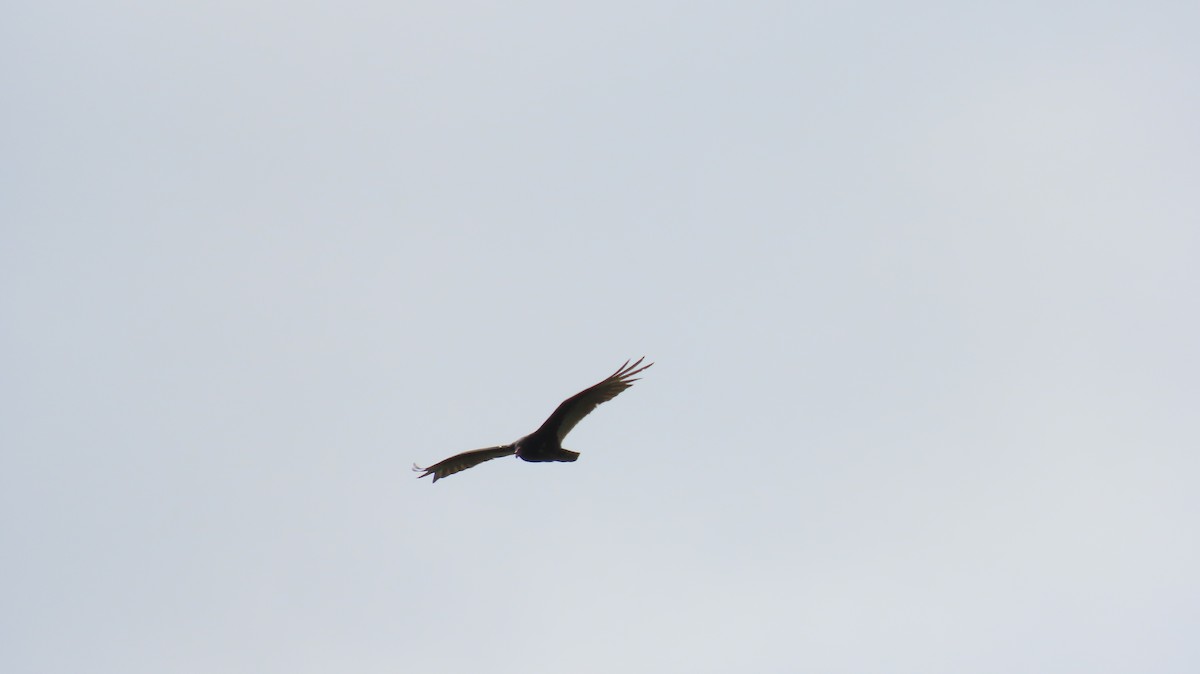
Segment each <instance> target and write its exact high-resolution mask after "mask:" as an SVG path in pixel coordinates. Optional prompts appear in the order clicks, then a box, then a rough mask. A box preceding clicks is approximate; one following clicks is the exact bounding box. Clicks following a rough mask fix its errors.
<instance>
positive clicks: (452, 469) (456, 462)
mask: <svg viewBox="0 0 1200 674" xmlns="http://www.w3.org/2000/svg"><path fill="white" fill-rule="evenodd" d="M514 453H516V450H515V449H513V446H512V445H500V446H499V447H485V448H483V449H473V450H471V451H469V452H463V453H462V454H455V455H454V456H452V457H450V458H449V459H445V460H443V461H438V462H437V463H435V464H433V465H432V466H430V467H428V468H421V467H420V466H418V465H417V464H415V463H414V464H413V470H415V471H418V472H419V471H425V472H424V473H421V475H418V476H417V477H425V476H426V475H432V476H433V481H434V482H437V481H438V480H440V479H442V478H443V477H446V476H447V475H453V474H455V473H457V472H460V471H464V470H466V469H468V468H474V467H475V466H478V465H479V464H481V463H483V462H484V461H491V460H492V459H499V458H500V457H502V456H511V455H513V454H514Z"/></svg>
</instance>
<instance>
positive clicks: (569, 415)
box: [413, 357, 654, 482]
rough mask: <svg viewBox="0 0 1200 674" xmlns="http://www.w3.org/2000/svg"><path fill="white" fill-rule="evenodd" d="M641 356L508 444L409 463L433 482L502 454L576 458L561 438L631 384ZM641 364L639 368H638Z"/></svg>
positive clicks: (535, 458)
mask: <svg viewBox="0 0 1200 674" xmlns="http://www.w3.org/2000/svg"><path fill="white" fill-rule="evenodd" d="M643 360H645V357H642V358H639V359H638V360H637V362H636V363H634V364H632V365H630V364H629V361H625V364H624V365H622V366H621V367H620V368H619V369H618V370H617V371H616V372H614V373H612V375H610V376H609V377H608V378H607V379H605V380H604V381H602V382H600V383H599V384H596V385H595V386H593V387H591V388H588V389H584V390H583V391H580V392H579V393H576V394H575V395H573V396H571V397H570V398H567V399H566V400H564V401H563V402H562V404H561V405H559V406H558V409H556V410H554V414H551V415H550V418H549V419H546V421H545V423H543V424H542V427H541V428H539V429H537V430H536V431H534V432H532V433H530V434H529V435H526V436H525V437H523V438H521V439H520V440H517V441H516V442H514V443H512V444H510V445H499V446H497V447H485V448H483V449H474V450H471V451H469V452H463V453H462V454H456V455H454V456H452V457H450V458H449V459H446V460H444V461H439V462H437V463H435V464H433V465H432V466H430V467H428V468H421V467H420V466H418V465H417V464H415V463H414V464H413V470H415V471H417V472H421V471H424V472H422V473H421V475H419V476H418V477H425V476H426V475H432V476H433V481H434V482H437V481H438V480H440V479H442V478H443V477H446V476H447V475H453V474H455V473H457V472H459V471H464V470H466V469H468V468H472V467H474V466H477V465H479V464H481V463H483V462H484V461H491V460H492V459H498V458H500V457H502V456H512V455H514V454H515V455H516V456H517V457H518V458H521V459H524V460H525V461H574V460H575V459H578V458H579V452H572V451H571V450H569V449H563V446H562V440H563V438H564V437H566V435H567V433H570V432H571V429H572V428H575V424H577V423H579V420H580V419H582V418H584V417H586V416H587V415H588V414H589V413H591V411H592V410H594V409H596V406H597V405H599V404H600V403H606V402H608V401H610V400H612V399H613V398H615V397H617V394H619V393H620V392H621V391H624V390H625V389H627V388H629V387H630V386H633V382H635V381H637V379H635V378H633V376H634V375H635V374H638V373H639V372H641V371H643V370H645V369H646V368H648V367H650V366H651V365H653V364H654V363H646V364H645V365H642V361H643ZM639 365H641V367H638V366H639Z"/></svg>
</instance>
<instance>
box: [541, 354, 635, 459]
mask: <svg viewBox="0 0 1200 674" xmlns="http://www.w3.org/2000/svg"><path fill="white" fill-rule="evenodd" d="M643 360H646V358H645V357H644V356H643V357H641V358H638V360H637V362H636V363H634V364H633V365H630V364H629V361H625V364H624V365H622V366H621V367H620V368H619V369H618V370H617V371H616V372H614V373H612V375H611V376H609V378H608V379H605V380H604V381H602V382H600V383H599V384H596V385H595V386H593V387H591V388H589V389H586V390H584V391H580V392H579V393H576V394H575V395H573V396H571V397H570V398H567V399H566V400H564V401H563V403H562V404H561V405H559V406H558V409H556V410H554V414H551V415H550V418H549V419H546V422H545V423H544V424H542V427H541V428H539V429H537V430H536V431H534V433H535V434H539V433H553V434H554V435H555V436H556V437H557V438H558V441H559V442H560V443H561V442H562V441H563V438H565V437H566V436H567V433H570V432H571V429H572V428H575V424H577V423H579V420H580V419H582V418H584V417H586V416H587V415H588V414H590V413H591V411H592V410H594V409H596V406H597V405H599V404H600V403H606V402H608V401H610V400H612V399H613V398H616V397H617V394H618V393H620V392H621V391H624V390H625V389H627V388H629V387H630V386H633V382H635V381H637V379H635V378H633V376H634V375H635V374H638V373H639V372H641V371H642V370H645V369H646V368H648V367H650V366H651V365H653V364H654V363H646V364H645V365H642V366H641V367H638V365H641V363H642V361H643Z"/></svg>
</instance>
